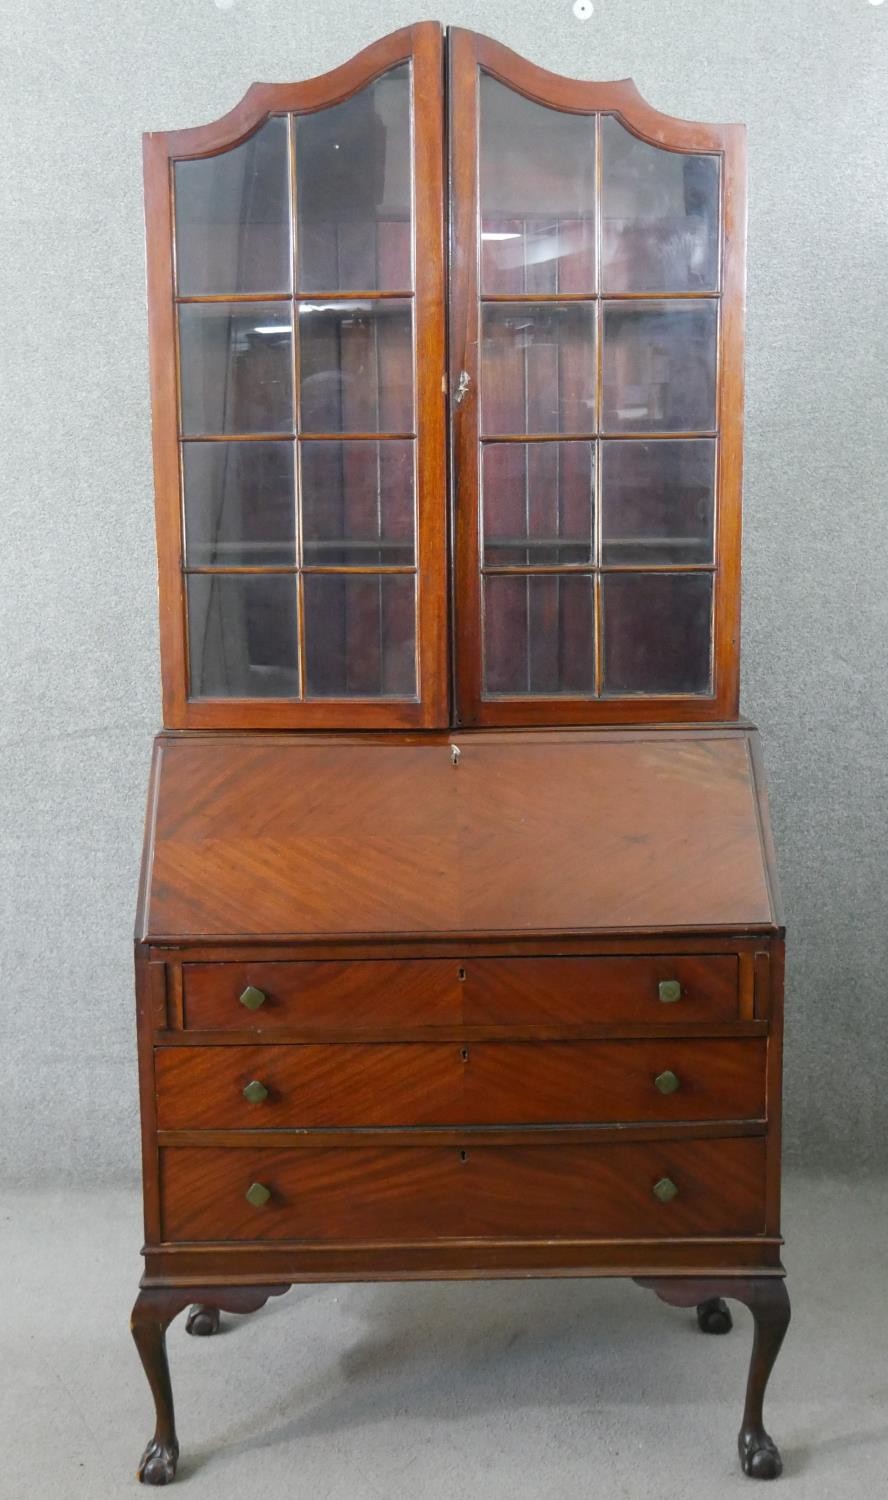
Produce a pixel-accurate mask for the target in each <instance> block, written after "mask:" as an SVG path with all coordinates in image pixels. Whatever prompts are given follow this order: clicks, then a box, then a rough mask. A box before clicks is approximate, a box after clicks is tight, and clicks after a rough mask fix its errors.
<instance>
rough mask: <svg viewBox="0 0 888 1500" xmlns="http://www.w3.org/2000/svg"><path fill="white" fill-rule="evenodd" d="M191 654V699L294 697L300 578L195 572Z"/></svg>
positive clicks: (190, 601)
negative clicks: (297, 602)
mask: <svg viewBox="0 0 888 1500" xmlns="http://www.w3.org/2000/svg"><path fill="white" fill-rule="evenodd" d="M187 585H188V659H189V668H190V679H191V696H192V698H296V697H298V695H299V662H298V652H297V646H296V632H297V623H296V578H295V575H294V574H292V573H284V574H262V573H248V574H236V573H235V574H232V573H228V574H226V573H191V574H190V575H189V576H188V579H187Z"/></svg>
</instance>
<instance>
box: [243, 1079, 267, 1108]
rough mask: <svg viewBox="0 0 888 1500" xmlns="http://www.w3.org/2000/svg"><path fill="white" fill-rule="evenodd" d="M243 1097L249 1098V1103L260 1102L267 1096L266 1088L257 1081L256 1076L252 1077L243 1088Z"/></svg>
mask: <svg viewBox="0 0 888 1500" xmlns="http://www.w3.org/2000/svg"><path fill="white" fill-rule="evenodd" d="M244 1098H245V1099H247V1100H249V1102H250V1104H261V1103H262V1100H263V1099H267V1098H268V1089H267V1088H266V1087H265V1084H264V1083H260V1082H259V1079H258V1078H254V1079H253V1080H252V1081H251V1082H250V1083H248V1084H247V1086H246V1088H245V1089H244Z"/></svg>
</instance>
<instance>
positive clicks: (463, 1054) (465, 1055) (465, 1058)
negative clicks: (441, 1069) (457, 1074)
mask: <svg viewBox="0 0 888 1500" xmlns="http://www.w3.org/2000/svg"><path fill="white" fill-rule="evenodd" d="M459 1055H460V1057H461V1058H462V1060H463V1062H468V1060H469V1049H468V1047H460V1049H459Z"/></svg>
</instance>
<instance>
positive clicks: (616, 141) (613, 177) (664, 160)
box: [601, 115, 718, 292]
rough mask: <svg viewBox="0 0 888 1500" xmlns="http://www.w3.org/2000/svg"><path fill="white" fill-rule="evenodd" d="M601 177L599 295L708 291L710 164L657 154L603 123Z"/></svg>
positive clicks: (711, 285)
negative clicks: (601, 289)
mask: <svg viewBox="0 0 888 1500" xmlns="http://www.w3.org/2000/svg"><path fill="white" fill-rule="evenodd" d="M601 174H602V184H601V281H602V287H603V290H604V291H606V292H694V291H705V292H711V291H715V290H716V287H717V285H718V157H717V156H689V155H686V154H684V153H682V152H679V151H663V150H662V149H661V148H660V147H659V146H650V145H648V143H647V141H640V140H639V139H638V137H637V136H635V135H632V134H631V133H630V131H628V130H627V129H626V128H625V126H623V125H621V124H620V122H619V120H617V119H615V118H614V116H613V115H603V116H602V119H601Z"/></svg>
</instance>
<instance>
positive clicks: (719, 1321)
mask: <svg viewBox="0 0 888 1500" xmlns="http://www.w3.org/2000/svg"><path fill="white" fill-rule="evenodd" d="M697 1324H698V1326H699V1329H700V1332H701V1333H730V1331H731V1329H732V1328H733V1326H734V1320H733V1318H732V1317H731V1309H730V1308H729V1307H728V1304H727V1302H725V1300H724V1298H723V1297H710V1298H709V1300H708V1301H707V1302H701V1303H700V1305H699V1307H698V1308H697Z"/></svg>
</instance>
